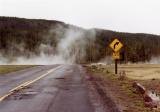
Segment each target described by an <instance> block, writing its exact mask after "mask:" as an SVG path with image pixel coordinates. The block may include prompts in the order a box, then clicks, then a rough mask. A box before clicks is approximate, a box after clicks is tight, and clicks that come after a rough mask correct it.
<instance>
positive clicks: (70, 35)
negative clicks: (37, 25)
mask: <svg viewBox="0 0 160 112" xmlns="http://www.w3.org/2000/svg"><path fill="white" fill-rule="evenodd" d="M52 34H54V35H52ZM44 38H45V39H47V43H41V44H40V45H39V48H38V50H39V52H40V54H39V55H35V54H32V53H31V56H29V57H27V56H17V57H15V58H14V59H10V58H8V57H7V58H5V57H4V56H2V55H0V58H1V60H0V64H40V65H44V64H45V65H46V64H64V63H65V64H66V63H67V64H73V63H79V62H83V60H84V59H85V57H86V55H87V53H86V47H87V46H88V43H90V42H93V41H95V31H94V30H84V29H81V28H75V27H73V26H69V27H67V28H66V27H64V26H61V25H57V26H56V28H55V27H54V28H51V29H50V31H48V35H44ZM53 38H54V39H53ZM52 40H56V41H57V45H56V47H53V46H51V45H50V44H49V43H50V42H51V41H52ZM22 44H23V43H22ZM17 48H21V49H22V50H24V52H25V49H24V47H23V46H21V47H17Z"/></svg>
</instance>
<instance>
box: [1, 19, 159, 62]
mask: <svg viewBox="0 0 160 112" xmlns="http://www.w3.org/2000/svg"><path fill="white" fill-rule="evenodd" d="M71 32H72V33H71ZM66 35H67V36H66ZM68 35H69V36H68ZM81 36H83V38H81ZM92 36H93V37H92ZM65 38H67V39H65ZM114 38H118V39H119V40H120V41H121V42H122V43H123V44H124V47H123V49H122V50H121V54H122V57H123V59H122V60H123V62H146V61H149V60H150V59H151V58H152V57H157V56H160V36H159V35H151V34H142V33H135V34H133V33H122V32H115V31H110V30H103V29H83V28H80V27H76V26H73V25H69V24H65V23H64V22H60V21H55V20H38V19H24V18H16V17H0V56H1V58H2V57H3V58H7V59H8V60H9V61H12V60H15V59H16V58H17V57H19V56H23V57H27V58H32V57H33V56H39V55H40V54H41V53H43V54H45V55H53V56H56V55H60V54H62V55H63V56H62V57H63V58H64V59H66V60H68V59H69V58H70V57H72V58H74V61H75V62H76V63H90V62H98V61H100V60H102V59H104V58H105V57H106V56H111V53H112V50H111V49H110V48H109V43H110V42H111V41H112V40H113V39H114ZM74 39H75V40H74ZM73 40H74V41H73ZM62 41H63V42H62ZM59 43H61V44H59ZM63 44H64V45H65V48H63ZM66 44H68V45H66ZM66 47H67V48H68V49H69V50H67V49H66ZM60 48H62V50H60ZM60 52H61V53H60Z"/></svg>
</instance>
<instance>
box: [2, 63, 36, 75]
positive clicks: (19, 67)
mask: <svg viewBox="0 0 160 112" xmlns="http://www.w3.org/2000/svg"><path fill="white" fill-rule="evenodd" d="M33 66H34V65H0V74H1V75H2V74H6V73H10V72H15V71H18V70H22V69H25V68H29V67H33Z"/></svg>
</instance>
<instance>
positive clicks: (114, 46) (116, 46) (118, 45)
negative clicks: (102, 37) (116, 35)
mask: <svg viewBox="0 0 160 112" xmlns="http://www.w3.org/2000/svg"><path fill="white" fill-rule="evenodd" d="M109 46H110V47H111V48H112V49H113V51H114V52H117V51H119V50H120V49H121V48H122V47H123V44H122V43H121V42H120V41H119V40H118V39H114V40H113V42H112V43H111V44H110V45H109Z"/></svg>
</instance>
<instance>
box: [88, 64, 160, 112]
mask: <svg viewBox="0 0 160 112" xmlns="http://www.w3.org/2000/svg"><path fill="white" fill-rule="evenodd" d="M140 66H141V67H140ZM140 66H133V65H132V66H130V67H127V66H124V65H123V66H121V68H120V70H124V69H125V70H126V71H127V70H128V71H127V73H128V74H129V73H132V71H133V73H135V72H134V71H135V70H138V69H139V70H141V71H143V70H144V71H146V70H149V71H150V70H151V69H156V68H157V70H158V69H159V66H158V67H156V66H155V65H154V67H153V66H152V67H151V66H148V65H147V66H146V65H144V66H142V65H140ZM113 68H114V67H113V66H108V65H107V66H104V65H93V66H88V67H87V70H88V72H89V75H90V77H91V78H90V79H91V82H93V84H95V83H96V88H101V89H102V91H103V95H102V99H103V100H106V99H105V96H104V94H106V96H107V95H108V94H109V95H110V96H111V97H112V98H111V99H113V100H114V101H115V103H116V104H117V105H118V106H119V107H120V108H121V110H123V112H159V111H157V110H156V111H155V110H154V111H153V110H151V109H150V108H147V107H145V105H144V102H143V98H142V97H141V96H140V95H139V94H137V93H135V91H134V89H133V87H132V83H133V82H135V81H136V82H139V83H141V84H142V85H144V86H145V87H146V88H147V89H154V90H155V91H156V92H160V91H159V88H157V87H158V82H160V80H159V78H157V79H154V80H153V77H150V79H148V78H147V80H143V79H145V78H143V79H142V77H145V74H142V73H140V74H139V75H140V76H141V77H140V80H138V78H137V74H135V76H134V75H133V73H132V74H129V77H127V78H126V79H125V80H123V81H120V80H118V76H117V75H115V74H114V69H113ZM137 73H138V72H137ZM130 75H132V78H130ZM143 75H144V76H143ZM134 77H135V78H134ZM154 78H156V77H154ZM97 85H98V86H97ZM154 87H156V88H154Z"/></svg>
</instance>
